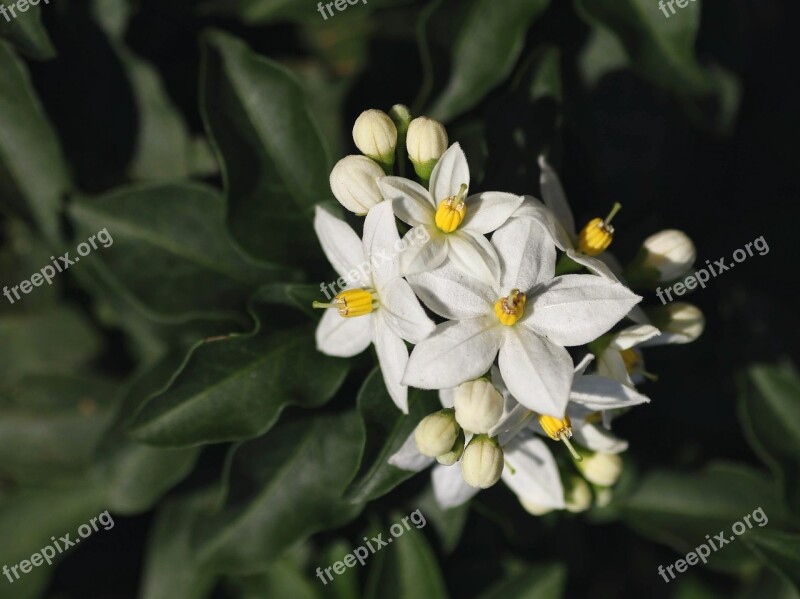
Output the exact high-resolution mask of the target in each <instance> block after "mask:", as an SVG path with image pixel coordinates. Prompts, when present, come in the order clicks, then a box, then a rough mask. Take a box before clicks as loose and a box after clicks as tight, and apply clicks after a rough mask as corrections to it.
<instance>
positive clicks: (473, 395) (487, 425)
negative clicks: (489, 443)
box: [453, 379, 503, 434]
mask: <svg viewBox="0 0 800 599" xmlns="http://www.w3.org/2000/svg"><path fill="white" fill-rule="evenodd" d="M453 407H454V408H455V409H456V420H457V421H458V424H459V425H460V426H461V428H463V429H464V430H467V431H469V432H471V433H475V434H479V433H488V432H489V431H490V430H491V429H492V427H494V426H495V425H496V424H497V423H498V422H500V418H501V417H502V415H503V396H502V395H500V392H499V391H497V389H495V388H494V385H492V384H491V383H490V382H489V381H487V380H486V379H477V380H475V381H467V382H466V383H462V384H461V385H459V386H458V387H456V388H455V389H454V391H453Z"/></svg>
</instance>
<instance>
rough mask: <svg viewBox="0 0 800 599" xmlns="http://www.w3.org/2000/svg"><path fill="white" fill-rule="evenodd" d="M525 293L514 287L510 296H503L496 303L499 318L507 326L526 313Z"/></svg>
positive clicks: (495, 311) (495, 307)
mask: <svg viewBox="0 0 800 599" xmlns="http://www.w3.org/2000/svg"><path fill="white" fill-rule="evenodd" d="M525 299H526V298H525V294H524V293H522V292H521V291H520V290H519V289H514V290H512V291H511V293H510V294H509V295H508V297H501V298H500V299H499V300H497V301H496V302H495V304H494V313H495V314H497V319H498V320H499V321H500V322H501V323H502V324H504V325H506V326H507V327H510V326H511V325H513V324H515V323H516V322H517V321H518V320H519V319H520V318H522V315H523V314H525Z"/></svg>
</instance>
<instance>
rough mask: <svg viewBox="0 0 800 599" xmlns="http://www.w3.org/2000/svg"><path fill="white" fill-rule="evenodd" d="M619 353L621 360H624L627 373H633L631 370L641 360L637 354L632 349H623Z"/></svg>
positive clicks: (634, 368)
mask: <svg viewBox="0 0 800 599" xmlns="http://www.w3.org/2000/svg"><path fill="white" fill-rule="evenodd" d="M619 354H620V356H622V361H623V362H625V370H627V371H628V374H633V371H634V370H636V367H637V366H639V364H641V362H642V361H641V359H640V358H639V354H637V353H636V350H634V349H623V350H622V351H621V352H619Z"/></svg>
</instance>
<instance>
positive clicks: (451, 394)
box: [439, 388, 455, 408]
mask: <svg viewBox="0 0 800 599" xmlns="http://www.w3.org/2000/svg"><path fill="white" fill-rule="evenodd" d="M439 402H440V403H441V404H442V407H443V408H452V407H453V405H455V388H450V389H440V390H439Z"/></svg>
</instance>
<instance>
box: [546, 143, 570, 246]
mask: <svg viewBox="0 0 800 599" xmlns="http://www.w3.org/2000/svg"><path fill="white" fill-rule="evenodd" d="M539 168H541V170H542V174H541V175H540V177H539V186H540V188H541V190H542V199H543V200H544V203H545V205H546V206H547V207H548V208H550V210H552V211H553V214H554V215H555V217H556V220H557V221H558V222H559V223H560V224H561V226H562V227H564V229H565V230H566V232H567V234H568V235H569V236H570V237H572V239H575V238H576V237H577V234H576V231H575V218H574V217H573V216H572V210H571V209H570V207H569V203H568V202H567V194H565V193H564V187H563V186H562V185H561V180H560V179H559V178H558V175H557V174H556V171H555V170H553V167H551V166H550V164H548V162H547V159H546V158H545V157H544V155H542V156H539Z"/></svg>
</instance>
